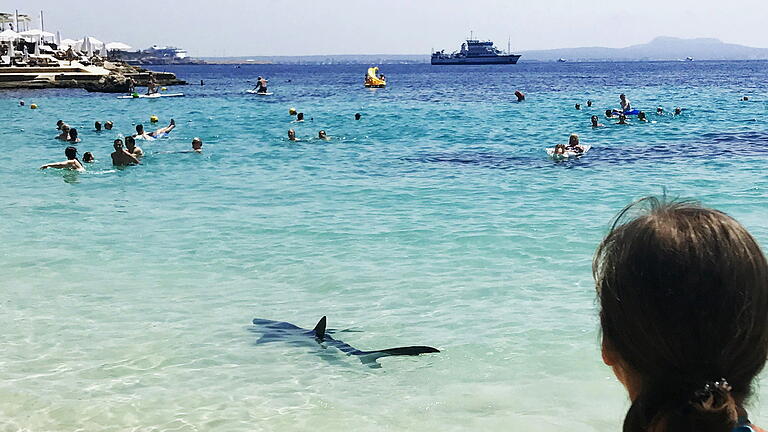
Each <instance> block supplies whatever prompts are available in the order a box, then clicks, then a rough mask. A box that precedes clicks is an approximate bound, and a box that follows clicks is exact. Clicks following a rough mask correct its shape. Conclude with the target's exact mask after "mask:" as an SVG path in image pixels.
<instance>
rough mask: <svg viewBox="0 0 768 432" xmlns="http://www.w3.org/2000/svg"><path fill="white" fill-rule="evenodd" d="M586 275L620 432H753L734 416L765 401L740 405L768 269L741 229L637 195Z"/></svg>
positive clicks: (760, 343) (748, 389)
mask: <svg viewBox="0 0 768 432" xmlns="http://www.w3.org/2000/svg"><path fill="white" fill-rule="evenodd" d="M638 213H639V215H638ZM592 269H593V275H594V278H595V289H596V292H597V300H598V305H599V309H600V311H599V314H598V316H599V319H600V328H601V332H600V337H601V339H602V341H601V348H602V361H603V363H604V364H605V365H606V366H608V368H610V369H611V370H612V372H613V374H614V375H615V376H616V378H617V379H618V381H619V382H620V383H621V384H623V386H624V387H625V389H626V392H627V394H628V395H629V400H630V405H631V406H630V407H629V409H628V411H627V413H626V417H625V418H624V420H623V422H624V423H623V430H624V431H644V432H682V431H687V432H691V431H697V432H704V431H708V432H714V431H722V432H729V431H731V432H760V431H762V429H760V428H758V427H756V426H753V425H752V424H750V421H749V420H748V415H747V412H746V409H745V408H746V407H747V406H749V405H754V406H755V407H756V408H757V407H758V406H764V404H765V402H764V401H763V402H762V403H758V402H757V401H754V402H752V403H750V402H751V401H750V399H749V398H750V396H752V394H753V390H754V386H756V385H758V382H759V380H758V376H759V373H760V371H762V370H764V366H765V363H766V359H768V325H766V316H768V262H767V261H766V257H765V255H764V254H763V252H762V251H761V250H760V245H759V243H758V242H757V241H756V240H755V239H754V238H753V237H752V235H750V233H749V232H748V231H747V229H746V228H744V226H742V225H741V224H740V223H739V222H737V221H736V220H734V219H733V218H731V217H730V216H728V215H726V214H725V213H722V212H719V211H717V210H711V209H707V208H703V207H701V206H698V205H696V204H691V203H686V202H683V203H675V202H672V203H669V202H664V201H661V200H658V199H654V198H645V199H643V200H640V201H639V202H638V203H636V204H633V205H630V206H629V207H627V208H625V209H624V210H622V211H621V213H619V216H618V217H617V218H616V219H615V221H614V223H613V227H612V228H611V230H610V232H609V233H608V235H607V236H606V237H605V239H604V240H603V241H602V242H601V244H600V245H599V246H598V248H597V251H596V252H595V256H594V259H593V266H592ZM617 430H622V426H620V425H617Z"/></svg>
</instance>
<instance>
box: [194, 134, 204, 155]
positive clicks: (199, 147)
mask: <svg viewBox="0 0 768 432" xmlns="http://www.w3.org/2000/svg"><path fill="white" fill-rule="evenodd" d="M192 151H193V152H195V153H202V152H203V140H201V139H200V138H198V137H194V138H192Z"/></svg>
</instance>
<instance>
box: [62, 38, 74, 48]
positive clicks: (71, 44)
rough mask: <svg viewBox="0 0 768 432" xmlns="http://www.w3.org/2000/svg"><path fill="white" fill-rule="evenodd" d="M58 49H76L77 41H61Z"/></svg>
mask: <svg viewBox="0 0 768 432" xmlns="http://www.w3.org/2000/svg"><path fill="white" fill-rule="evenodd" d="M59 46H60V47H67V48H69V47H72V49H75V48H77V41H76V40H74V39H62V41H61V43H60V44H59Z"/></svg>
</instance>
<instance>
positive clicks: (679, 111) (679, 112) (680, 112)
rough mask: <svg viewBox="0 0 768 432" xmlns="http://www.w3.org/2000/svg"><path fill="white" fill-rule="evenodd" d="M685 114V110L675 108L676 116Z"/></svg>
mask: <svg viewBox="0 0 768 432" xmlns="http://www.w3.org/2000/svg"><path fill="white" fill-rule="evenodd" d="M682 113H683V109H682V108H680V107H677V108H675V115H680V114H682Z"/></svg>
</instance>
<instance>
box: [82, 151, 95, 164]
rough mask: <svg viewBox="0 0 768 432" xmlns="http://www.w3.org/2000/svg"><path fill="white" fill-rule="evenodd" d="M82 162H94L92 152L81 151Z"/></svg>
mask: <svg viewBox="0 0 768 432" xmlns="http://www.w3.org/2000/svg"><path fill="white" fill-rule="evenodd" d="M83 162H85V163H94V162H96V158H95V157H93V153H91V152H85V153H83Z"/></svg>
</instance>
